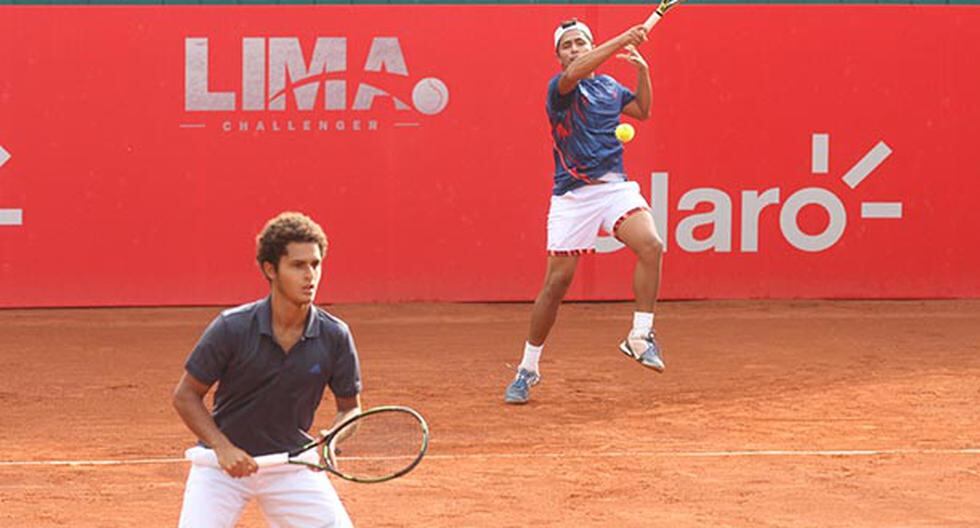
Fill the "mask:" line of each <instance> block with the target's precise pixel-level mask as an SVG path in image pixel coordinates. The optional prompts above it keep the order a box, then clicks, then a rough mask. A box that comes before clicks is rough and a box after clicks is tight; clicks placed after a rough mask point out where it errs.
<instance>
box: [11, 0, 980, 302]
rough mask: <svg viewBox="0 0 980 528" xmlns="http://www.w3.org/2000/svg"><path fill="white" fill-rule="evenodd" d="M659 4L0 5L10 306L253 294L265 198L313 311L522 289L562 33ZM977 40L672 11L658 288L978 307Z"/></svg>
mask: <svg viewBox="0 0 980 528" xmlns="http://www.w3.org/2000/svg"><path fill="white" fill-rule="evenodd" d="M647 11H648V9H647V8H646V7H643V6H636V5H631V6H610V5H605V6H586V5H564V6H453V7H447V6H320V7H317V6H293V7H287V6H282V7H279V6H276V7H272V6H262V7H258V6H248V7H167V8H159V7H157V8H153V7H97V8H96V7H90V8H86V7H13V6H5V7H2V8H0V49H2V50H3V53H0V224H2V225H0V306H4V307H13V306H81V305H158V304H163V305H167V304H231V303H237V302H240V301H244V300H248V299H251V298H254V297H257V296H259V295H261V294H262V293H263V292H264V291H265V284H264V282H263V280H262V279H261V278H260V276H259V274H258V271H257V268H256V266H255V264H254V235H255V234H256V232H257V231H258V230H259V229H260V228H261V226H262V224H263V223H264V221H265V220H266V219H267V218H269V217H270V216H272V215H274V214H275V213H277V212H279V211H282V210H300V211H305V212H307V213H309V214H310V215H312V216H313V217H315V218H316V219H317V220H319V221H320V222H321V223H322V224H323V226H324V227H325V229H326V231H327V232H328V235H329V236H330V244H331V246H330V255H329V257H328V260H327V263H326V278H325V280H324V283H323V287H322V290H321V293H320V297H319V299H320V301H322V302H360V301H402V300H464V301H473V300H491V301H495V300H528V299H532V298H533V296H534V295H535V293H536V290H537V288H538V286H539V285H540V282H541V279H542V276H543V272H544V265H545V253H544V244H545V219H546V215H547V207H548V201H549V194H550V187H551V172H552V158H551V141H550V136H549V128H548V124H547V119H546V117H545V113H544V96H545V87H546V84H547V82H548V79H549V78H550V77H551V76H552V75H554V74H555V72H556V71H557V62H556V60H555V58H554V54H553V49H552V47H551V34H552V30H553V28H554V26H555V24H556V23H557V22H558V21H560V20H562V19H563V18H566V17H569V16H578V17H580V18H582V19H584V20H586V21H587V22H589V23H590V24H591V25H592V26H593V29H594V30H595V31H596V33H597V34H598V35H599V37H600V38H606V37H609V36H611V35H613V34H614V33H615V32H617V31H620V30H622V29H624V28H626V27H627V26H628V25H630V24H632V23H638V22H640V21H642V20H643V19H644V18H645V16H646V14H647ZM977 35H980V9H977V8H976V7H975V6H921V5H919V6H829V5H823V6H775V5H773V6H769V5H752V6H718V5H715V6H707V5H688V6H683V7H682V8H680V9H677V10H675V11H673V12H672V13H671V14H670V15H668V19H667V20H665V21H664V22H663V23H662V24H661V25H659V26H658V27H657V28H656V31H655V32H654V34H653V35H652V38H651V40H650V42H649V43H647V44H645V45H644V46H643V48H642V50H641V51H642V52H643V53H644V54H645V55H646V57H647V58H648V60H649V62H650V64H651V69H652V73H653V92H654V105H653V112H652V113H653V115H652V117H651V118H650V119H649V120H648V121H645V122H640V123H635V124H636V127H637V135H636V139H635V140H633V142H632V143H629V144H628V145H627V147H626V166H627V170H628V172H629V174H630V176H631V177H632V178H633V179H635V180H637V181H639V182H640V185H641V187H642V189H643V193H644V195H645V196H646V197H647V198H648V199H651V200H652V204H653V210H654V213H655V216H656V219H657V221H658V223H659V225H660V228H661V231H662V234H663V236H664V237H665V239H666V242H667V248H668V249H667V253H666V258H665V261H664V273H665V277H664V284H663V297H666V298H671V299H692V298H744V297H750V298H759V297H761V298H771V297H772V298H800V297H804V298H836V297H847V298H853V297H859V298H895V297H900V298H905V297H974V296H977V295H980V273H978V272H977V269H978V264H980V252H978V249H977V241H978V234H977V233H978V228H980V208H978V207H977V206H976V202H977V196H978V195H980V178H978V177H980V149H978V148H977V140H978V139H980V103H978V98H977V94H978V93H980V68H977V59H976V58H977V57H978V56H980V39H978V38H977ZM602 71H604V72H605V73H609V74H612V75H614V76H615V77H617V78H618V79H620V80H621V81H623V82H624V83H626V84H627V85H630V86H632V85H634V84H635V72H634V71H633V70H632V69H631V67H630V66H629V65H628V64H625V63H621V62H614V63H612V64H609V65H608V66H606V67H604V68H603V70H602ZM631 267H632V259H631V257H630V255H628V253H627V251H626V250H622V249H620V248H618V247H617V244H616V243H615V242H614V241H613V240H612V239H609V238H604V239H602V240H601V243H600V254H598V255H594V256H588V257H585V258H584V259H583V261H582V264H581V267H580V271H579V275H578V276H577V278H576V282H575V285H574V287H573V290H572V294H571V296H572V298H576V299H626V298H629V297H630V296H631V293H630V278H631Z"/></svg>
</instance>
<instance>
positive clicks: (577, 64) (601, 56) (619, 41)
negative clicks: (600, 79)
mask: <svg viewBox="0 0 980 528" xmlns="http://www.w3.org/2000/svg"><path fill="white" fill-rule="evenodd" d="M579 26H582V25H581V24H579V23H578V22H573V23H571V24H570V25H569V26H568V27H562V28H559V29H558V31H557V32H556V41H557V42H556V52H557V53H558V58H559V60H560V61H561V62H562V65H563V67H564V71H563V72H562V74H561V77H560V78H559V79H558V92H559V93H560V94H562V95H564V94H567V93H569V92H571V91H572V90H574V89H575V86H576V85H577V84H578V83H579V81H581V80H582V79H585V78H586V77H588V76H590V75H592V73H593V72H594V71H595V70H596V68H598V67H599V66H600V65H601V64H602V63H603V62H605V61H606V60H607V59H609V57H612V56H613V55H615V54H616V52H617V51H619V50H621V49H623V48H624V47H626V46H630V45H632V46H636V45H638V44H641V43H643V42H646V39H647V30H646V28H645V27H644V26H643V25H638V26H634V27H631V28H629V29H628V30H626V31H624V32H623V33H621V34H619V35H617V36H616V37H614V38H611V39H609V40H607V41H605V42H603V43H602V44H600V45H598V46H596V47H595V48H592V47H591V45H592V43H591V38H592V34H591V33H590V32H588V30H587V29H581V28H580V27H579ZM563 30H564V31H563ZM589 48H591V49H589Z"/></svg>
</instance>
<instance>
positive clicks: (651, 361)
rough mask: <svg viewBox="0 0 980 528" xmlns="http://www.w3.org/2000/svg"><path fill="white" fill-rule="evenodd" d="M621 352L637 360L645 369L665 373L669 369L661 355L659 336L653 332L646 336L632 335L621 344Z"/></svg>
mask: <svg viewBox="0 0 980 528" xmlns="http://www.w3.org/2000/svg"><path fill="white" fill-rule="evenodd" d="M619 350H620V352H622V353H624V354H626V355H627V356H629V357H631V358H633V359H635V360H636V361H638V362H639V363H640V364H641V365H643V366H644V367H647V368H650V369H653V370H656V371H657V372H663V371H664V369H665V368H666V367H667V366H666V365H665V364H664V359H663V356H662V355H661V353H660V344H659V343H657V335H656V334H655V333H654V332H653V331H652V330H651V331H650V333H649V334H646V335H634V334H633V333H632V332H630V335H629V336H628V337H627V338H626V339H624V340H623V342H622V343H620V344H619Z"/></svg>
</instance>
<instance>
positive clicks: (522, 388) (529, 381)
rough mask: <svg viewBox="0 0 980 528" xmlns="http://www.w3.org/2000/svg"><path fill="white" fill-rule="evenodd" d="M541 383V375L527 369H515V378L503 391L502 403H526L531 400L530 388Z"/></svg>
mask: <svg viewBox="0 0 980 528" xmlns="http://www.w3.org/2000/svg"><path fill="white" fill-rule="evenodd" d="M539 381H541V375H540V374H538V373H537V372H531V371H530V370H527V369H517V376H515V377H514V381H512V382H510V385H508V386H507V390H506V391H504V401H505V402H507V403H518V404H520V403H527V400H528V399H530V398H531V387H533V386H534V385H537V384H538V382H539Z"/></svg>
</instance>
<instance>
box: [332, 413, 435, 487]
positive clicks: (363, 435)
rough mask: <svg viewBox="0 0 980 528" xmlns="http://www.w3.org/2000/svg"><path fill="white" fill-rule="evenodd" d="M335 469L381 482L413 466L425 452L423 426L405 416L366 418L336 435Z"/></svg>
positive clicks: (386, 415)
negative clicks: (384, 478)
mask: <svg viewBox="0 0 980 528" xmlns="http://www.w3.org/2000/svg"><path fill="white" fill-rule="evenodd" d="M337 437H338V438H339V439H340V440H338V441H337V442H335V443H334V447H335V453H336V454H335V456H334V458H333V462H334V464H333V465H334V469H335V470H337V471H338V472H340V473H343V474H345V475H349V476H353V477H359V478H368V479H372V478H382V477H385V476H389V475H394V474H398V473H400V472H402V471H403V470H405V469H407V468H409V467H410V466H412V465H413V464H414V463H415V462H416V461H417V460H418V458H419V457H420V456H421V455H422V453H423V450H424V448H425V431H424V429H423V425H422V424H421V423H420V422H419V421H418V420H417V419H416V418H415V417H414V416H413V415H411V414H409V413H405V412H381V413H376V414H372V415H367V416H363V417H361V418H360V419H358V420H356V421H354V422H353V423H351V424H350V425H348V426H347V427H345V428H344V429H341V430H340V431H338V432H337Z"/></svg>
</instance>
